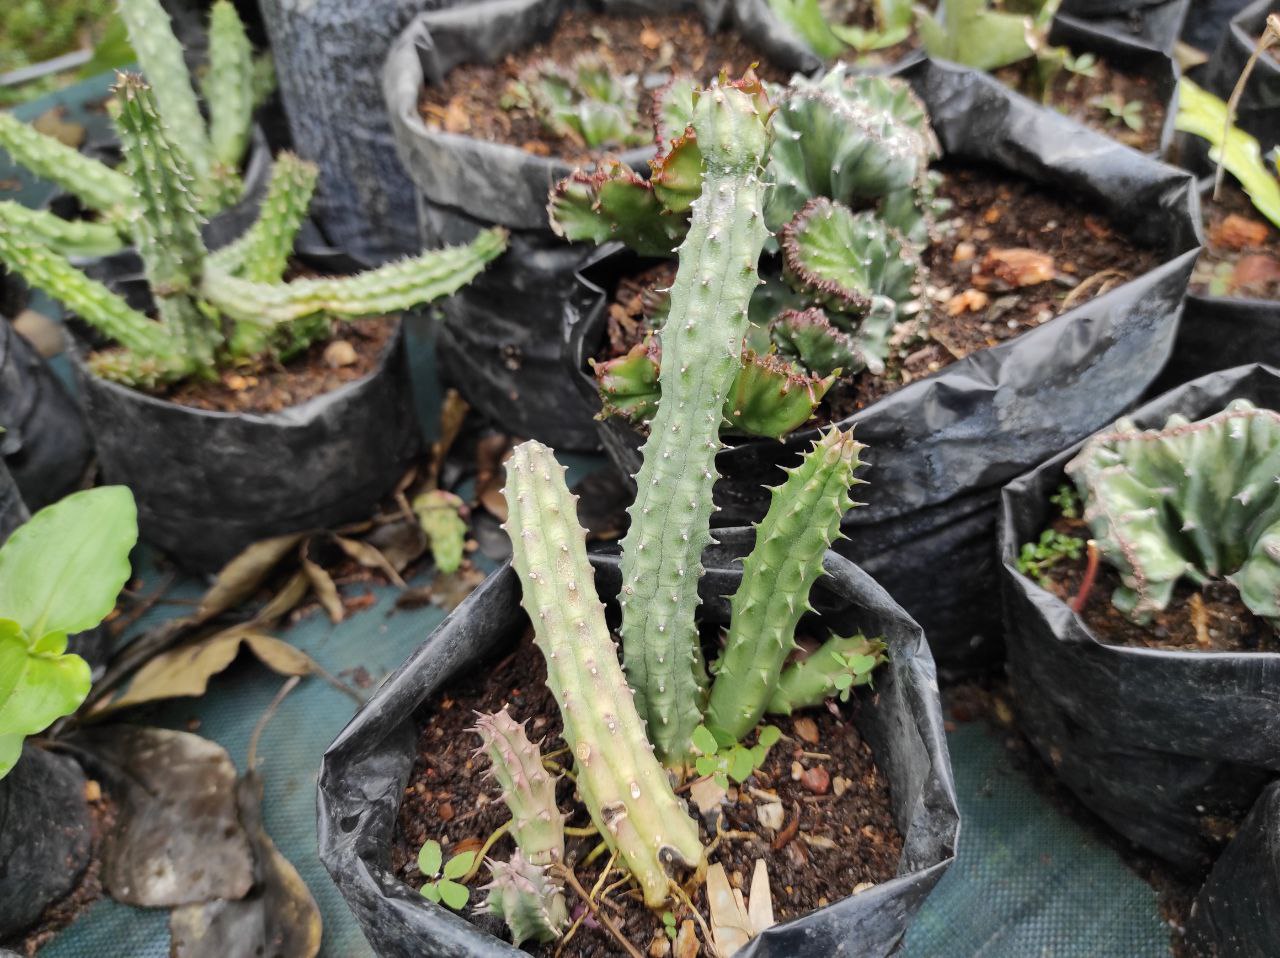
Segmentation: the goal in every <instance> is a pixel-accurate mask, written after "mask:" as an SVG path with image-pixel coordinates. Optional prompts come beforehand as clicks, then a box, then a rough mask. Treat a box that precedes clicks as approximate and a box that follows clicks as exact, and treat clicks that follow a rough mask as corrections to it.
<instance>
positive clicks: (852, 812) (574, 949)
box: [391, 637, 902, 958]
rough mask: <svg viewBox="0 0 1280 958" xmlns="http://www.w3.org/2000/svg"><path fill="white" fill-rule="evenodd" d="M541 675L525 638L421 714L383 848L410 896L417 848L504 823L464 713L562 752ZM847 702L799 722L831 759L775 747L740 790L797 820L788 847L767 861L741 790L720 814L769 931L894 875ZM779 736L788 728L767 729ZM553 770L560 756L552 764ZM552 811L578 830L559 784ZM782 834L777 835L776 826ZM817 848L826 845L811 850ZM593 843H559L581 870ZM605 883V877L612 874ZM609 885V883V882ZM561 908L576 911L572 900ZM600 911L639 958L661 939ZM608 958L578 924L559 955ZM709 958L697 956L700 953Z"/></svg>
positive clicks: (604, 947) (617, 909) (882, 796)
mask: <svg viewBox="0 0 1280 958" xmlns="http://www.w3.org/2000/svg"><path fill="white" fill-rule="evenodd" d="M545 676H546V667H545V664H544V662H543V659H542V655H541V653H540V652H538V650H537V649H536V648H535V647H534V646H533V644H532V642H531V641H529V640H528V638H527V637H526V639H525V640H524V641H522V642H521V643H520V644H519V646H517V647H516V648H515V649H514V650H513V651H511V652H510V653H509V654H507V655H506V656H505V657H502V658H500V659H498V660H496V661H493V662H489V663H486V664H485V665H484V666H483V667H482V668H480V669H478V670H477V671H475V672H473V673H471V674H469V675H467V676H464V677H462V678H461V679H459V680H457V681H454V682H452V683H450V691H449V692H448V693H447V694H445V695H441V696H436V697H435V698H434V699H433V700H432V701H431V702H429V703H428V705H427V706H426V708H425V710H424V712H423V714H422V721H423V725H422V731H421V733H420V735H419V739H418V744H417V755H416V757H415V761H414V767H413V772H412V773H411V775H410V776H409V782H408V785H407V786H406V787H405V792H404V801H403V803H402V804H401V806H400V814H399V819H398V823H397V828H396V834H395V838H394V841H393V845H392V849H391V866H392V870H393V871H394V873H395V874H396V875H397V876H398V877H399V878H401V879H402V880H403V881H405V882H406V883H408V884H409V885H411V886H413V887H414V888H418V887H420V886H421V884H422V878H421V876H420V875H419V874H418V869H417V857H418V849H419V848H420V847H421V846H422V843H423V842H424V841H426V840H427V839H428V838H433V839H435V840H437V841H439V842H440V843H441V844H442V845H443V847H444V851H445V854H446V857H447V856H448V855H450V854H456V853H457V852H459V851H466V850H468V849H476V848H478V847H479V845H480V843H482V842H483V841H484V840H485V838H487V837H488V836H489V835H490V834H491V833H492V832H493V831H494V830H495V829H497V828H498V827H499V826H501V825H503V824H504V823H505V822H507V821H508V820H509V819H510V817H511V816H510V813H509V812H508V810H507V807H506V805H505V804H504V803H503V802H502V800H501V798H500V797H499V794H498V790H497V788H496V786H494V784H493V782H492V779H491V778H489V777H488V776H487V775H486V774H485V773H486V771H487V768H488V763H487V761H486V760H485V759H483V758H476V757H475V755H474V751H475V748H476V746H477V744H478V739H477V737H476V736H475V735H473V734H472V733H471V732H470V731H469V729H470V728H471V726H472V725H473V724H474V721H475V715H474V711H495V710H497V709H500V708H502V707H503V706H504V705H506V706H509V708H510V711H511V715H512V716H513V717H514V718H515V719H516V720H517V721H525V720H527V722H528V724H527V730H528V734H529V737H530V738H531V739H533V740H534V741H538V740H539V739H543V740H544V741H543V743H542V749H543V753H544V754H551V753H553V752H554V751H555V750H557V749H559V748H560V747H562V746H563V744H564V743H563V740H562V739H561V738H560V732H561V722H560V716H559V712H558V711H557V709H556V705H555V700H554V699H553V698H552V696H551V692H550V690H549V689H548V688H547V686H546V682H545ZM856 710H857V700H856V699H855V700H854V702H853V703H851V704H850V706H843V707H841V709H840V716H839V717H836V716H834V715H832V714H831V712H830V711H828V710H827V709H815V710H812V711H811V712H810V713H809V715H810V717H812V718H813V720H814V722H815V723H816V725H817V728H818V734H819V736H820V742H821V745H820V746H818V747H816V748H815V747H813V746H805V747H806V748H809V749H811V750H813V751H820V752H822V753H826V754H829V755H831V756H832V757H831V758H830V759H814V758H810V757H805V756H803V755H801V754H800V749H801V746H802V744H803V743H800V742H799V741H797V740H794V739H784V740H783V741H781V742H779V743H778V744H777V745H775V746H774V747H773V749H772V750H771V751H770V753H769V758H768V759H767V761H766V763H765V766H764V768H763V769H762V770H761V771H759V772H757V773H756V775H755V776H754V777H753V778H752V779H751V780H749V784H750V785H751V786H753V787H755V788H756V789H758V790H762V791H772V792H776V793H777V795H778V797H779V800H780V801H781V803H782V805H783V808H784V809H785V813H786V815H785V821H786V823H787V824H790V823H791V821H792V820H793V819H794V818H795V816H796V814H797V811H798V814H799V816H800V821H799V830H798V835H797V837H795V838H793V839H792V840H791V841H789V842H788V843H787V844H786V845H785V846H783V847H782V848H781V850H780V851H777V852H775V851H773V850H772V848H771V843H772V841H773V839H774V837H775V834H774V833H773V832H771V831H767V830H765V829H764V828H763V827H762V826H761V825H759V824H758V822H757V820H756V815H755V808H756V805H755V801H756V800H755V799H754V798H752V796H751V794H750V793H749V792H748V791H747V790H746V789H742V790H741V792H740V797H739V801H738V802H737V803H736V804H733V805H730V806H727V807H726V816H725V818H726V822H725V827H726V828H729V829H740V830H742V831H751V832H753V833H754V834H756V835H757V836H758V839H759V840H758V841H745V840H740V839H733V840H728V839H726V840H725V841H723V842H722V844H721V845H720V847H719V848H718V849H717V851H716V853H715V859H716V860H717V861H719V862H720V863H721V864H723V865H724V867H725V870H726V871H727V872H728V874H729V876H730V881H731V882H733V883H734V884H735V885H737V886H740V887H741V888H742V890H743V893H744V894H746V893H747V890H748V888H749V884H750V881H751V874H752V868H753V866H754V862H755V859H756V858H760V857H762V858H764V859H765V861H766V862H767V866H768V870H769V879H770V886H771V888H772V889H773V907H774V913H775V916H776V918H777V920H778V921H780V922H781V921H786V920H787V919H789V918H794V917H796V916H797V915H802V914H805V913H807V912H810V911H812V910H814V909H815V908H818V907H820V906H822V905H825V904H827V903H830V902H835V901H837V900H839V899H841V898H844V897H847V896H848V895H849V894H851V893H852V891H853V889H854V888H855V887H857V886H859V885H862V884H864V883H871V884H878V883H880V882H884V881H887V880H889V879H891V878H893V877H894V876H895V875H896V874H897V868H898V861H899V858H900V856H901V853H902V836H901V835H900V834H899V833H898V831H897V829H896V827H895V826H894V818H893V810H892V805H891V803H890V795H889V785H888V782H887V781H886V780H885V778H884V776H883V775H882V774H881V772H880V771H879V769H878V768H877V767H876V765H875V761H874V758H873V756H872V754H871V749H870V746H868V745H867V743H866V742H865V741H864V740H863V739H862V738H861V736H860V735H859V734H858V732H857V730H856V728H855V725H854V721H853V720H855V719H856ZM778 724H779V726H780V727H781V728H782V729H783V731H784V732H789V731H790V728H791V724H790V722H789V721H787V720H782V721H781V722H779V723H778ZM560 760H561V761H563V757H562V758H561V759H560ZM793 762H799V763H800V765H801V767H802V768H803V769H811V768H816V767H817V766H818V765H822V766H823V767H824V769H825V770H826V771H827V772H829V774H830V776H831V778H832V780H833V781H834V780H835V779H836V778H837V777H839V778H841V779H844V780H847V784H846V783H845V782H841V788H840V791H841V794H840V795H839V796H838V797H837V796H836V795H835V790H834V789H833V790H832V791H831V792H828V793H827V794H826V795H821V796H819V795H815V794H813V792H811V791H810V790H808V789H806V788H805V787H804V785H803V784H802V783H801V782H799V781H793V780H792V777H791V774H792V763H793ZM557 798H558V802H559V805H560V808H561V809H562V810H568V809H573V814H572V816H571V818H570V819H569V821H568V824H569V825H572V826H582V825H585V824H587V823H588V818H587V815H586V812H585V810H584V809H583V808H582V806H581V805H579V804H577V803H576V802H574V801H573V785H572V783H571V782H570V781H569V780H568V779H567V778H562V779H561V781H560V785H559V788H558V791H557ZM784 831H785V828H784ZM806 836H807V837H808V838H814V839H816V840H817V842H818V845H819V846H825V845H826V844H827V841H826V840H829V841H830V844H831V845H833V846H834V847H817V846H815V845H813V844H811V843H810V842H809V841H808V840H807V839H806ZM713 837H714V831H712V830H710V829H708V827H707V826H706V825H705V824H704V825H703V826H702V839H703V842H704V843H709V842H710V841H711V839H712V838H713ZM595 842H596V838H595V837H594V836H592V837H591V838H573V837H570V838H569V839H568V841H567V843H566V854H567V857H568V859H569V860H570V861H571V862H572V861H576V860H580V859H581V858H582V857H583V856H584V855H585V854H586V853H587V852H588V851H589V850H590V849H591V847H592V846H593V845H594V844H595ZM513 847H514V846H513V845H512V843H511V840H510V838H507V837H504V838H503V839H501V841H499V842H498V843H497V844H496V845H495V846H494V847H493V849H492V850H491V852H490V857H494V858H501V859H504V860H505V859H506V858H507V857H509V855H510V854H511V851H512V850H513ZM602 864H603V859H602V860H600V861H598V862H596V863H595V864H593V865H592V866H591V867H588V868H581V867H580V868H578V869H577V872H578V878H579V880H580V881H581V882H582V884H583V885H584V886H585V887H587V888H591V887H592V885H593V884H594V882H595V880H596V879H597V878H598V877H599V868H600V867H601V866H602ZM615 877H616V876H615ZM611 880H612V879H611ZM485 881H487V877H486V876H485V874H484V871H483V870H482V871H481V874H480V876H478V878H477V880H476V881H473V882H472V883H471V887H472V889H473V893H472V900H471V904H472V905H474V904H477V903H479V901H481V900H482V893H478V892H476V891H475V889H477V888H478V887H479V886H480V885H483V884H484V883H485ZM569 897H570V903H569V904H570V908H571V909H572V908H573V907H574V906H575V905H577V904H579V903H578V902H577V901H576V899H575V897H574V895H573V894H572V893H570V894H569ZM694 901H695V903H696V904H697V905H698V907H699V910H700V911H701V912H702V914H703V915H704V916H705V915H706V902H705V900H704V898H703V893H702V891H701V890H699V891H698V893H697V894H696V895H695V897H694ZM605 907H606V908H608V909H609V913H610V915H611V916H612V917H613V918H614V920H615V921H616V922H618V923H619V924H620V925H621V926H622V928H623V929H624V934H625V936H626V937H627V939H628V940H629V941H631V942H632V943H633V944H635V946H636V947H637V948H639V949H640V951H641V952H642V953H643V952H644V951H645V950H646V949H647V948H648V946H649V943H650V942H651V941H652V940H653V938H654V935H655V933H658V932H660V931H661V929H662V924H661V921H660V919H659V917H658V916H657V915H655V914H654V913H653V912H650V911H649V910H648V909H646V908H645V907H644V905H643V903H642V902H640V901H639V900H638V893H637V894H634V895H629V894H625V893H624V892H623V891H618V892H615V893H613V894H611V895H610V896H609V898H608V899H607V900H606V904H605ZM675 912H676V920H677V924H678V923H679V922H680V921H682V920H683V919H686V918H689V917H690V916H689V915H688V914H686V913H685V910H684V909H683V908H677V909H675ZM467 917H468V919H469V920H471V921H472V922H474V923H475V924H476V925H477V926H478V927H480V928H482V929H483V930H485V931H487V932H489V933H490V934H493V935H496V936H498V937H499V938H503V939H504V940H507V935H506V933H505V929H504V927H503V926H502V924H501V922H500V921H498V920H496V919H493V918H491V917H486V916H477V915H472V914H471V913H470V910H469V909H468V915H467ZM526 950H529V951H531V952H532V953H533V954H535V955H545V956H549V955H551V954H553V953H554V950H555V949H554V946H550V947H537V946H534V945H532V944H531V943H529V944H527V947H526ZM618 952H619V949H618V946H617V943H616V942H615V941H613V939H612V938H610V937H609V936H608V933H607V932H605V931H604V930H603V929H600V928H593V927H590V926H589V925H585V924H584V926H583V927H582V928H580V929H579V931H578V932H577V933H576V934H575V936H574V938H573V940H572V941H571V942H570V944H569V946H568V947H567V948H566V949H565V950H564V952H563V954H564V955H566V956H569V958H613V956H615V955H617V954H618ZM707 953H709V952H708V951H707V949H706V947H705V946H704V949H703V954H707Z"/></svg>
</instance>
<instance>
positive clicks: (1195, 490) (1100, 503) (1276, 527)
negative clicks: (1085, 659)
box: [1067, 399, 1280, 624]
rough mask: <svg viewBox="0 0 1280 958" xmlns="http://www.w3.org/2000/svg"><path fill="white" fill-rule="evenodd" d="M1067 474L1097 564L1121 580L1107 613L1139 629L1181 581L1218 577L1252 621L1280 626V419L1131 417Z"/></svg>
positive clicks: (1236, 414) (1242, 404)
mask: <svg viewBox="0 0 1280 958" xmlns="http://www.w3.org/2000/svg"><path fill="white" fill-rule="evenodd" d="M1067 474H1068V475H1069V476H1070V477H1071V478H1072V479H1073V480H1074V481H1075V484H1076V487H1077V489H1078V490H1079V492H1080V496H1081V499H1082V500H1083V502H1084V519H1085V521H1086V522H1087V523H1088V524H1089V527H1090V529H1091V530H1092V532H1093V537H1094V539H1095V540H1096V542H1097V546H1098V550H1099V552H1100V553H1101V557H1102V558H1103V560H1105V561H1106V562H1108V563H1109V564H1110V565H1111V566H1112V567H1113V568H1114V569H1115V570H1116V571H1117V572H1118V573H1119V576H1120V581H1121V587H1120V588H1117V589H1116V590H1115V592H1114V593H1113V595H1112V602H1113V603H1114V605H1115V606H1116V608H1118V609H1120V610H1121V611H1122V612H1124V613H1125V614H1126V615H1129V616H1131V617H1132V618H1134V619H1135V620H1136V621H1139V622H1143V621H1147V620H1149V619H1150V617H1151V615H1152V614H1153V613H1155V612H1158V611H1160V610H1162V609H1164V608H1165V607H1166V606H1167V605H1168V604H1169V601H1170V599H1171V598H1172V596H1173V591H1174V588H1175V586H1176V585H1177V584H1178V582H1180V581H1182V580H1183V579H1186V580H1189V581H1191V582H1193V583H1197V584H1203V583H1206V582H1209V581H1210V580H1213V579H1219V578H1225V579H1226V580H1227V581H1228V582H1231V583H1232V584H1233V585H1235V587H1236V588H1237V589H1238V590H1239V592H1240V598H1241V600H1242V601H1243V602H1244V604H1245V605H1246V606H1247V607H1248V608H1249V610H1250V611H1252V612H1253V613H1254V614H1255V615H1258V616H1260V617H1262V618H1264V619H1267V620H1268V621H1270V622H1271V623H1272V624H1276V623H1277V622H1280V485H1278V484H1277V482H1276V477H1277V476H1278V475H1280V414H1278V413H1275V412H1273V411H1271V410H1269V409H1257V408H1255V407H1254V406H1253V405H1252V404H1251V403H1250V402H1248V401H1247V400H1244V399H1237V400H1235V401H1233V402H1232V403H1231V404H1230V405H1228V406H1227V408H1226V409H1225V410H1223V411H1222V412H1220V413H1217V414H1215V415H1212V416H1209V417H1207V418H1205V419H1202V420H1199V421H1198V422H1188V421H1187V419H1186V418H1184V417H1182V416H1177V415H1175V416H1170V417H1169V420H1168V422H1167V423H1166V424H1165V426H1164V428H1163V429H1145V430H1144V429H1138V428H1137V426H1135V425H1134V423H1133V422H1132V421H1131V420H1129V419H1121V420H1120V421H1119V422H1117V423H1116V425H1115V427H1114V428H1113V429H1111V430H1108V431H1107V432H1104V433H1101V434H1099V435H1097V436H1094V437H1093V438H1092V439H1090V440H1089V441H1088V442H1087V443H1086V444H1085V446H1084V448H1083V449H1082V450H1081V451H1080V453H1079V455H1077V456H1076V457H1075V458H1074V459H1073V460H1072V461H1071V462H1070V463H1068V464H1067Z"/></svg>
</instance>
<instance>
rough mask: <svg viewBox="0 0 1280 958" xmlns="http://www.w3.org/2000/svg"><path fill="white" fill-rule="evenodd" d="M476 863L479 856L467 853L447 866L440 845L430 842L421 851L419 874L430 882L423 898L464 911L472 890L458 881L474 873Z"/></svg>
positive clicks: (426, 883) (423, 888) (424, 844)
mask: <svg viewBox="0 0 1280 958" xmlns="http://www.w3.org/2000/svg"><path fill="white" fill-rule="evenodd" d="M475 860H476V853H475V852H463V853H462V854H461V855H454V856H453V857H452V858H450V859H449V860H448V861H447V862H446V861H444V852H443V851H441V849H440V843H439V842H438V841H436V840H435V839H433V838H429V839H427V840H426V841H425V842H423V844H422V848H421V849H420V850H419V851H418V871H420V872H422V874H423V875H425V876H426V877H427V879H428V881H426V882H423V885H422V888H421V892H422V897H423V898H426V899H427V900H428V901H433V902H435V903H436V904H437V905H439V904H444V905H447V906H448V907H450V908H452V909H453V910H454V911H460V910H461V909H462V908H463V907H465V905H466V904H467V900H468V899H469V898H470V897H471V889H469V888H468V887H467V886H466V885H464V884H462V883H461V882H459V881H458V879H459V878H461V877H462V876H464V875H465V874H466V873H467V872H469V871H470V870H471V866H472V865H473V864H474V863H475ZM442 865H443V867H441V866H442Z"/></svg>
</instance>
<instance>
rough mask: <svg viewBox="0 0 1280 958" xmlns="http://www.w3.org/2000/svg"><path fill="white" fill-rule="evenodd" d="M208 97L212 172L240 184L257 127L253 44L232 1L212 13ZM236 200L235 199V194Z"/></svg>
mask: <svg viewBox="0 0 1280 958" xmlns="http://www.w3.org/2000/svg"><path fill="white" fill-rule="evenodd" d="M204 99H205V102H206V103H207V104H208V105H209V140H210V146H211V149H212V156H213V162H214V167H215V169H214V170H213V173H214V175H215V176H216V177H217V178H219V179H224V180H230V181H231V183H232V184H233V185H235V186H238V180H239V170H240V163H241V161H242V160H243V159H244V154H245V150H246V149H247V148H248V146H249V134H250V131H251V130H252V128H253V103H254V96H253V47H252V45H251V44H250V43H249V37H248V34H246V33H245V29H244V23H242V22H241V20H240V15H239V14H238V13H237V12H236V8H235V4H233V3H232V2H231V0H217V2H216V3H214V5H213V7H212V8H211V9H210V11H209V72H208V73H207V74H206V76H205V79H204ZM231 199H232V201H233V202H234V200H235V197H234V196H233V197H232V198H231Z"/></svg>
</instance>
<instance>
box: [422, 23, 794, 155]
mask: <svg viewBox="0 0 1280 958" xmlns="http://www.w3.org/2000/svg"><path fill="white" fill-rule="evenodd" d="M591 53H595V54H599V55H601V56H603V57H606V58H607V59H609V60H611V61H612V63H613V65H614V68H615V72H616V73H617V74H619V75H634V76H638V77H640V78H641V80H642V83H641V87H642V88H649V87H650V84H649V83H648V82H644V81H645V80H646V78H649V79H655V78H656V79H657V80H659V81H661V79H662V78H663V77H667V76H670V75H671V74H672V73H673V72H683V73H690V74H692V75H693V76H695V77H696V78H697V79H698V80H700V81H702V82H704V83H705V82H708V81H710V80H711V79H712V78H714V77H715V76H716V75H717V74H718V73H719V72H720V71H721V70H722V69H725V70H727V71H728V73H729V75H730V76H740V75H741V74H742V73H744V72H745V71H746V69H747V67H749V66H751V64H753V63H755V64H757V67H756V71H757V72H758V73H759V74H760V75H761V76H762V77H764V78H765V79H767V80H775V81H777V82H780V83H781V82H785V81H786V80H787V78H788V77H789V76H790V71H788V70H784V69H782V68H780V67H777V66H775V65H773V64H772V63H771V61H770V60H769V59H768V57H766V56H765V55H764V54H763V53H761V52H760V51H759V50H758V49H756V48H755V47H753V46H752V45H751V44H750V43H748V42H747V41H746V40H744V39H743V38H741V37H740V36H738V35H737V34H736V33H733V32H731V31H722V32H719V33H708V31H707V27H706V21H705V20H704V19H703V18H702V17H701V16H700V15H698V14H694V13H681V14H671V15H666V16H646V17H627V16H604V15H601V14H595V13H590V12H585V11H570V12H568V13H566V14H564V16H562V17H561V18H560V21H559V23H558V24H557V25H556V28H555V32H554V33H553V34H552V35H551V37H550V38H549V39H548V40H546V41H545V42H542V43H536V44H534V45H532V46H530V47H527V48H525V49H523V50H520V51H519V52H517V53H513V54H511V55H509V56H507V57H506V58H505V59H504V60H502V62H501V63H498V64H494V65H489V64H463V65H461V66H458V67H455V68H454V69H453V70H452V71H450V73H449V74H448V76H446V77H445V82H444V83H443V84H442V85H441V86H438V87H433V86H430V85H427V86H424V87H423V90H422V96H421V99H420V101H419V109H420V111H421V114H422V118H423V122H425V123H426V124H427V126H428V127H429V128H431V129H436V130H444V131H445V132H448V133H459V134H465V135H467V136H470V137H474V138H475V139H479V140H485V141H487V142H490V143H505V144H507V145H508V146H518V147H520V148H521V149H523V150H525V151H526V152H529V153H534V154H536V155H538V156H553V155H554V156H559V157H561V158H563V159H564V160H566V161H567V162H570V163H581V164H587V163H591V162H594V160H595V159H597V158H599V157H600V156H603V155H604V154H605V153H608V152H610V151H608V150H600V151H597V152H595V153H593V152H591V151H588V150H585V149H584V148H583V146H582V145H581V144H580V143H578V142H576V141H574V140H571V139H568V138H566V137H563V136H558V135H556V134H554V133H552V132H550V131H549V130H547V128H546V127H545V126H543V125H542V123H541V122H540V121H539V120H538V118H537V117H536V116H535V115H534V114H533V113H532V112H531V111H528V110H524V109H517V108H510V107H508V106H506V105H504V102H503V101H504V98H505V97H506V96H507V90H508V87H509V86H510V84H511V82H512V81H513V80H515V79H516V77H517V76H519V74H520V72H521V70H523V69H524V68H525V67H526V66H528V65H529V64H531V63H536V62H537V61H539V60H544V59H550V60H552V61H554V62H555V63H557V64H560V65H568V64H570V63H572V62H573V60H574V59H575V58H576V57H579V56H582V55H583V54H591ZM651 105H652V97H651V95H649V96H646V95H644V94H642V95H641V103H640V114H641V117H642V118H644V119H645V121H646V122H647V117H648V115H649V114H650V109H651ZM615 152H616V151H615Z"/></svg>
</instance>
